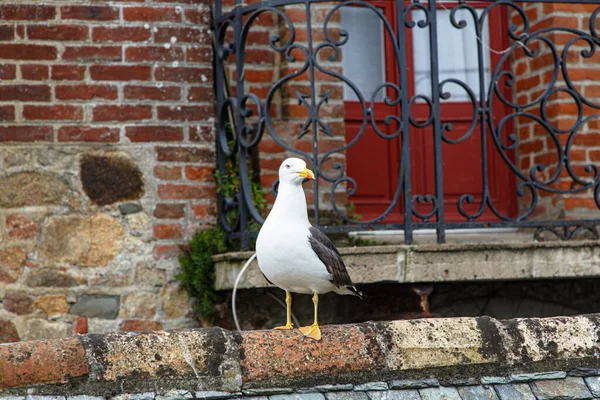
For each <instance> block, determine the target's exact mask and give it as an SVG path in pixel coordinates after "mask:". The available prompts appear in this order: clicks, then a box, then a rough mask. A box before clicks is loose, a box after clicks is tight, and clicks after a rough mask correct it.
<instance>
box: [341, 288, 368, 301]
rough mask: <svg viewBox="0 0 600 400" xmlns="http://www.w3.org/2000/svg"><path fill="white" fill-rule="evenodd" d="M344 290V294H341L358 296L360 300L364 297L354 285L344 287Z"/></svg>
mask: <svg viewBox="0 0 600 400" xmlns="http://www.w3.org/2000/svg"><path fill="white" fill-rule="evenodd" d="M344 289H346V291H345V292H346V293H343V294H351V295H353V296H358V297H360V298H361V300H362V299H363V298H365V297H366V296H365V294H364V293H363V292H361V291H360V290H358V289H357V288H356V287H355V286H354V285H352V286H346V287H344Z"/></svg>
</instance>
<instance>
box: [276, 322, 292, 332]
mask: <svg viewBox="0 0 600 400" xmlns="http://www.w3.org/2000/svg"><path fill="white" fill-rule="evenodd" d="M273 329H279V330H281V329H294V324H291V323H290V324H285V325H283V326H276V327H275V328H273Z"/></svg>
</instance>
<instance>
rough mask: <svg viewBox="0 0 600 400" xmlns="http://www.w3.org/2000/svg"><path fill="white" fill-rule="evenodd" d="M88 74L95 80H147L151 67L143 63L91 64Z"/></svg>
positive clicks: (149, 76) (150, 75) (149, 77)
mask: <svg viewBox="0 0 600 400" xmlns="http://www.w3.org/2000/svg"><path fill="white" fill-rule="evenodd" d="M90 75H91V77H92V79H93V80H96V81H135V80H137V81H147V80H150V79H151V77H152V67H150V66H143V65H133V66H129V65H92V66H91V67H90Z"/></svg>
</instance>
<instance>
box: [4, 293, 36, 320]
mask: <svg viewBox="0 0 600 400" xmlns="http://www.w3.org/2000/svg"><path fill="white" fill-rule="evenodd" d="M2 305H3V306H4V309H5V310H6V311H8V312H11V313H14V314H17V315H26V314H31V313H32V312H34V311H35V300H34V299H33V297H31V296H28V295H26V294H25V293H20V292H14V293H7V294H6V296H4V298H3V299H2Z"/></svg>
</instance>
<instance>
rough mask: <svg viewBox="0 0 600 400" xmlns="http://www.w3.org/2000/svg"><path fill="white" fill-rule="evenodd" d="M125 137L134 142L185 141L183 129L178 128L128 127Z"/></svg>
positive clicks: (162, 126)
mask: <svg viewBox="0 0 600 400" xmlns="http://www.w3.org/2000/svg"><path fill="white" fill-rule="evenodd" d="M125 135H126V136H127V137H128V138H129V140H131V141H132V142H179V141H182V140H183V128H181V127H177V126H164V125H161V126H148V125H144V126H128V127H126V128H125Z"/></svg>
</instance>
